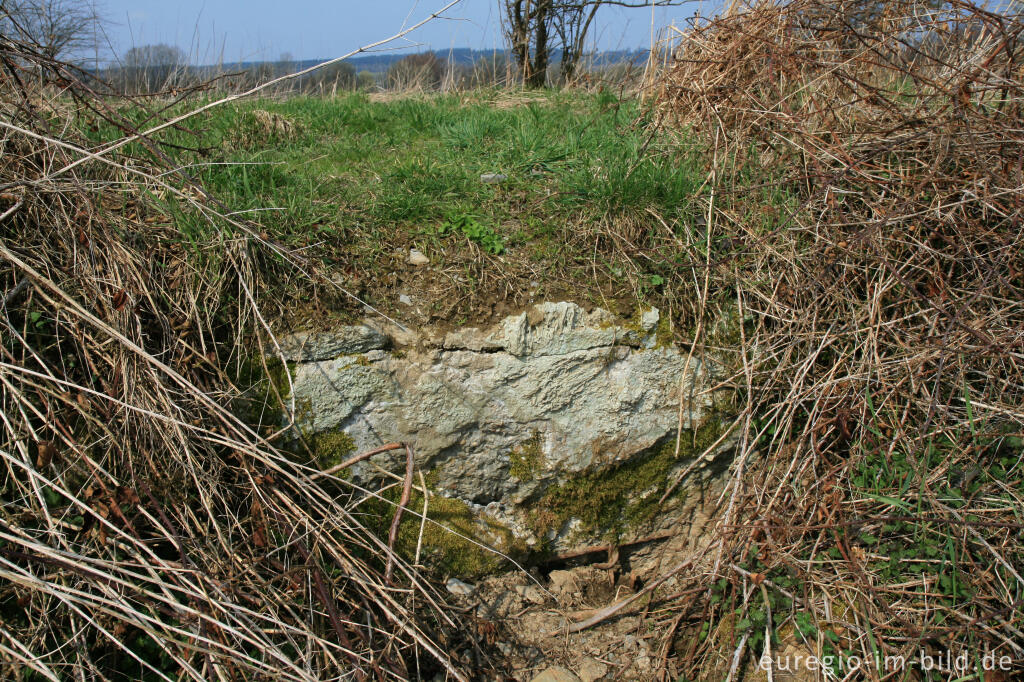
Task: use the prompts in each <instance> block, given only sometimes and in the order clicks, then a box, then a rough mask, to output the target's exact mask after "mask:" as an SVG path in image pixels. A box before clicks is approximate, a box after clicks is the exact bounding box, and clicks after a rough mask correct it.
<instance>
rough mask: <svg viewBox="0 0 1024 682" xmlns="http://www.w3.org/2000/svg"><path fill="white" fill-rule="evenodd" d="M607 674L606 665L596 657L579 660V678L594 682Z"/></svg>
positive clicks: (583, 681)
mask: <svg viewBox="0 0 1024 682" xmlns="http://www.w3.org/2000/svg"><path fill="white" fill-rule="evenodd" d="M607 674H608V666H606V665H605V664H604V663H602V662H601V661H599V660H597V659H596V658H590V657H589V656H588V657H587V658H584V659H583V660H582V661H581V662H580V680H582V682H594V681H595V680H599V679H601V678H602V677H604V676H605V675H607Z"/></svg>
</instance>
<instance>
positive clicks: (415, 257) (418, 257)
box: [405, 249, 430, 266]
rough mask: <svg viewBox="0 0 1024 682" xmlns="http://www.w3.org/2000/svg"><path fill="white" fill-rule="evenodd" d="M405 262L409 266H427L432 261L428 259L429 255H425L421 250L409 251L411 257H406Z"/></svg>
mask: <svg viewBox="0 0 1024 682" xmlns="http://www.w3.org/2000/svg"><path fill="white" fill-rule="evenodd" d="M405 262H406V263H408V264H409V265H416V266H420V265H427V264H428V263H430V259H429V258H427V254H425V253H423V252H422V251H420V250H419V249H409V255H408V256H406V258H405Z"/></svg>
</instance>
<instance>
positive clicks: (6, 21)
mask: <svg viewBox="0 0 1024 682" xmlns="http://www.w3.org/2000/svg"><path fill="white" fill-rule="evenodd" d="M99 22H100V19H99V16H98V15H97V14H96V12H95V10H94V9H93V6H92V5H91V4H90V3H89V2H88V0H0V36H3V37H4V38H7V39H9V40H13V41H15V42H18V43H22V44H24V45H30V46H32V47H33V48H35V49H36V50H38V51H39V52H41V53H42V54H44V55H46V56H47V57H49V58H51V59H74V58H75V57H77V56H80V55H82V54H83V53H85V52H86V51H88V50H91V49H92V48H93V47H94V46H95V42H96V34H97V29H98V27H99Z"/></svg>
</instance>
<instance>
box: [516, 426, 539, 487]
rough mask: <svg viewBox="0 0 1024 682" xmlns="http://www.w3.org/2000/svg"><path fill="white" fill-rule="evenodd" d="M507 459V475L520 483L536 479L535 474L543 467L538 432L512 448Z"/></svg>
mask: <svg viewBox="0 0 1024 682" xmlns="http://www.w3.org/2000/svg"><path fill="white" fill-rule="evenodd" d="M508 459H509V466H508V473H509V474H511V475H512V476H515V477H516V478H518V479H519V480H520V481H529V480H532V479H533V478H536V476H537V472H538V471H539V470H540V469H541V468H543V466H544V450H543V447H542V436H541V433H540V431H537V430H536V429H535V430H534V432H533V435H532V436H530V438H529V439H528V440H526V441H525V442H523V443H520V444H519V445H518V446H517V447H515V448H513V450H512V452H510V453H509V455H508Z"/></svg>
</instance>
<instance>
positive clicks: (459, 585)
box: [444, 578, 476, 597]
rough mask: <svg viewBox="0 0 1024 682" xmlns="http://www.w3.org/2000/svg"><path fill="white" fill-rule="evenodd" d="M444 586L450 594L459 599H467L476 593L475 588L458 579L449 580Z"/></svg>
mask: <svg viewBox="0 0 1024 682" xmlns="http://www.w3.org/2000/svg"><path fill="white" fill-rule="evenodd" d="M444 586H445V588H446V589H447V590H448V591H449V592H451V593H452V594H457V595H459V596H461V597H468V596H469V595H471V594H473V593H474V592H475V591H476V587H474V586H473V585H470V584H469V583H464V582H462V581H461V580H459V579H458V578H449V579H448V582H446V583H445V584H444Z"/></svg>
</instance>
